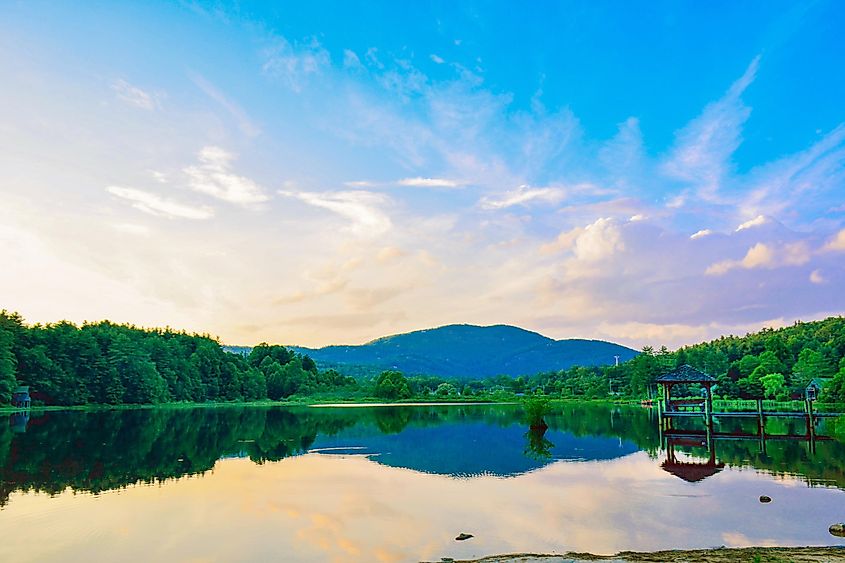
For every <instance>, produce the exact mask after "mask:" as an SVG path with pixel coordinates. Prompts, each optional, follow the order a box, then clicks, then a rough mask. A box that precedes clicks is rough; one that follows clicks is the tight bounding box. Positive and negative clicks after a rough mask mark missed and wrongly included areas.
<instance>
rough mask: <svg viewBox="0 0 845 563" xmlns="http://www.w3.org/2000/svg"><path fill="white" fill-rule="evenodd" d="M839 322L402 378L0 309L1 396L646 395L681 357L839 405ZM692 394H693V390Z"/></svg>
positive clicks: (843, 345)
mask: <svg viewBox="0 0 845 563" xmlns="http://www.w3.org/2000/svg"><path fill="white" fill-rule="evenodd" d="M844 358H845V318H843V317H831V318H828V319H825V320H823V321H815V322H807V323H796V324H794V325H793V326H789V327H786V328H782V329H777V330H773V329H765V330H762V331H760V332H757V333H754V334H748V335H746V336H743V337H737V336H726V337H722V338H719V339H718V340H714V341H711V342H707V343H702V344H696V345H693V346H685V347H683V348H680V349H678V350H676V351H669V350H668V349H666V348H665V347H664V348H661V349H659V350H655V349H653V348H648V347H647V348H644V349H643V351H642V352H641V353H640V354H639V355H637V356H636V357H634V358H633V359H630V360H628V361H627V362H623V363H620V365H619V366H576V367H570V368H567V369H562V370H558V371H550V372H543V373H538V374H535V375H531V376H519V377H510V376H507V375H501V376H494V377H486V378H483V379H473V380H466V379H461V378H447V377H439V376H413V377H408V376H406V375H404V374H402V373H401V372H399V371H393V370H391V371H384V372H382V373H381V374H379V375H377V376H369V375H368V376H364V377H358V378H355V377H351V376H350V375H349V374H341V373H339V371H336V370H334V369H328V370H320V369H318V368H317V365H316V364H315V362H314V361H313V360H312V359H311V358H310V357H309V356H308V355H305V354H300V353H296V352H294V351H292V350H290V349H288V348H285V347H283V346H275V345H267V344H261V345H259V346H256V347H255V348H252V349H250V350H249V352H248V353H232V352H227V351H226V350H224V348H223V347H222V346H221V345H220V343H219V342H218V341H217V340H215V339H213V338H211V337H210V336H207V335H195V334H187V333H185V332H179V331H174V330H171V329H153V330H149V329H140V328H136V327H133V326H128V325H117V324H113V323H109V322H100V323H91V324H84V325H82V326H76V325H73V324H71V323H67V322H60V323H56V324H51V325H31V326H30V325H27V324H25V323H24V322H23V320H22V319H21V317H20V316H19V315H17V314H11V313H7V312H5V311H4V312H2V313H0V404H2V403H7V402H8V401H9V398H10V396H11V393H12V392H13V391H14V389H15V388H16V387H17V386H18V385H25V386H29V388H30V392H31V393H32V397H33V402H34V404H44V405H84V404H121V403H129V404H151V403H152V404H155V403H163V402H174V401H184V402H206V401H252V400H261V399H271V400H280V399H288V398H291V397H298V398H306V397H307V398H311V399H324V400H333V399H334V400H367V399H380V400H387V401H397V400H408V399H422V400H431V399H436V400H467V399H472V400H508V399H512V398H513V397H514V396H515V395H521V394H525V393H538V392H540V393H544V394H546V395H550V396H553V397H563V398H568V397H574V398H607V397H627V398H643V397H648V396H650V395H653V394H654V393H655V385H654V381H655V379H656V378H657V377H659V376H660V375H662V374H664V373H666V372H668V371H670V370H672V369H674V368H675V367H676V366H679V365H683V364H690V365H692V366H693V367H696V368H698V369H700V370H702V371H705V372H707V373H709V374H711V375H713V376H714V377H716V378H717V380H718V386H717V387H716V388H715V393H716V395H717V396H719V397H724V398H758V397H762V398H769V399H777V400H786V399H790V398H792V397H800V396H802V394H803V390H804V388H805V387H806V386H807V384H808V383H809V382H810V381H811V380H814V379H816V380H820V381H821V382H822V385H823V392H822V396H821V398H822V400H825V401H830V402H845V359H844ZM687 391H688V392H690V393H695V392H697V390H696V389H694V388H691V389H688V390H687Z"/></svg>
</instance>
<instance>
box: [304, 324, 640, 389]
mask: <svg viewBox="0 0 845 563" xmlns="http://www.w3.org/2000/svg"><path fill="white" fill-rule="evenodd" d="M293 349H294V350H296V351H297V352H300V353H303V354H308V355H309V356H311V357H312V358H313V359H314V360H315V361H316V362H317V365H319V366H320V367H321V368H329V367H334V368H336V369H338V368H339V369H343V370H344V371H345V372H346V373H349V374H351V375H361V374H364V373H374V372H378V371H381V370H385V369H396V370H399V371H402V372H404V373H406V374H409V375H412V374H414V375H439V376H442V377H456V378H460V379H472V378H481V377H488V376H494V375H509V376H518V375H533V374H536V373H538V372H542V371H556V370H560V369H565V368H569V367H572V366H575V365H582V366H594V365H606V364H612V363H613V362H614V361H615V358H614V356H619V361H620V362H624V361H626V360H629V359H631V358H633V357H634V356H636V355H637V352H636V351H635V350H632V349H630V348H626V347H624V346H620V345H618V344H613V343H611V342H605V341H602V340H579V339H570V340H554V339H551V338H548V337H545V336H543V335H541V334H537V333H536V332H531V331H528V330H524V329H521V328H517V327H514V326H508V325H495V326H475V325H448V326H442V327H439V328H433V329H428V330H418V331H414V332H408V333H405V334H397V335H395V336H387V337H384V338H379V339H377V340H373V341H372V342H368V343H367V344H363V345H360V346H326V347H325V348H316V349H312V348H301V347H293Z"/></svg>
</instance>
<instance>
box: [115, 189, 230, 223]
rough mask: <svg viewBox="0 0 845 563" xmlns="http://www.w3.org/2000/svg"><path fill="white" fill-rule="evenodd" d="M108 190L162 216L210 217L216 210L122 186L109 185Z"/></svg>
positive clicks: (138, 207)
mask: <svg viewBox="0 0 845 563" xmlns="http://www.w3.org/2000/svg"><path fill="white" fill-rule="evenodd" d="M106 191H107V192H109V193H110V194H112V195H114V196H117V197H119V198H121V199H125V200H127V201H129V202H131V203H132V207H134V208H135V209H138V210H139V211H143V212H144V213H149V214H150V215H157V216H160V217H173V218H180V219H210V218H211V217H213V216H214V210H213V209H212V208H210V207H208V206H205V205H202V206H191V205H187V204H184V203H179V202H177V201H173V200H172V199H168V198H164V197H161V196H159V195H156V194H153V193H150V192H145V191H143V190H138V189H135V188H125V187H121V186H109V187H107V188H106Z"/></svg>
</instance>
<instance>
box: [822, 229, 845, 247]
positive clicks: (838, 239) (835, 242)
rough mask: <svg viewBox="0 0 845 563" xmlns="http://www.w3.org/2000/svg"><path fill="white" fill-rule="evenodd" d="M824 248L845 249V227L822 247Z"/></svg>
mask: <svg viewBox="0 0 845 563" xmlns="http://www.w3.org/2000/svg"><path fill="white" fill-rule="evenodd" d="M822 250H824V251H828V252H831V251H833V252H840V251H845V229H842V230H841V231H839V232H838V233H837V234H836V236H835V237H833V238H832V239H831V240H830V241H828V243H827V244H825V245H824V247H822Z"/></svg>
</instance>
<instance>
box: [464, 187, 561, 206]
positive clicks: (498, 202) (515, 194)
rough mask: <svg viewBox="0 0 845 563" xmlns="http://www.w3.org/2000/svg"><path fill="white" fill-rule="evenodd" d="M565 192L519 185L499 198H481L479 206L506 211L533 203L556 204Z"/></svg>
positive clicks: (558, 189)
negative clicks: (516, 206)
mask: <svg viewBox="0 0 845 563" xmlns="http://www.w3.org/2000/svg"><path fill="white" fill-rule="evenodd" d="M565 197H566V191H564V190H563V189H562V188H532V187H530V186H528V185H525V184H523V185H521V186H519V187H518V188H516V189H515V190H510V191H507V192H505V193H504V194H502V195H501V196H500V197H498V198H495V197H486V196H485V197H483V198H481V201H480V202H479V204H480V205H481V207H482V208H484V209H506V208H508V207H513V206H514V205H527V204H528V203H531V202H534V201H542V202H545V203H551V204H556V203H560V202H561V201H563V199H564V198H565Z"/></svg>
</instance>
